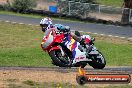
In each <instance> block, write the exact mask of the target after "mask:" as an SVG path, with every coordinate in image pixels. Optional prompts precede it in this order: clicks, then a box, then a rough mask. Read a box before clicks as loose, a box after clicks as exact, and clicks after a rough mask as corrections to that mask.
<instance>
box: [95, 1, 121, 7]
mask: <svg viewBox="0 0 132 88" xmlns="http://www.w3.org/2000/svg"><path fill="white" fill-rule="evenodd" d="M96 1H97V2H98V3H99V4H101V5H108V6H114V7H121V6H122V4H123V0H96Z"/></svg>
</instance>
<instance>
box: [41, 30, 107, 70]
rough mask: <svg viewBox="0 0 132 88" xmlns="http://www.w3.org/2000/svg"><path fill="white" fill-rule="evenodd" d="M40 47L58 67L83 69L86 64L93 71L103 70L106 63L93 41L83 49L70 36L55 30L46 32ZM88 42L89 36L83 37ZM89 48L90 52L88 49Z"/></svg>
mask: <svg viewBox="0 0 132 88" xmlns="http://www.w3.org/2000/svg"><path fill="white" fill-rule="evenodd" d="M44 36H45V37H44V38H43V39H42V43H41V47H42V49H43V50H44V51H46V52H48V54H49V56H50V57H51V59H52V61H53V63H54V64H55V65H56V66H59V67H79V66H82V67H85V66H86V65H87V64H89V65H90V66H92V67H93V68H95V69H103V68H104V67H105V65H106V61H105V58H104V56H103V55H102V53H101V52H100V51H99V50H97V48H96V47H95V46H94V43H93V42H94V41H93V39H90V41H89V42H90V44H87V45H86V47H85V48H84V47H83V46H82V45H80V43H79V42H77V41H75V40H74V39H73V38H72V36H71V34H68V33H67V34H64V33H63V32H57V31H56V29H55V28H51V29H49V30H46V32H45V34H44ZM83 36H84V37H86V38H84V40H86V41H87V40H88V38H90V37H89V35H83ZM89 46H91V50H90V52H89V51H88V47H89Z"/></svg>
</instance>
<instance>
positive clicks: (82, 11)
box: [58, 1, 132, 22]
mask: <svg viewBox="0 0 132 88" xmlns="http://www.w3.org/2000/svg"><path fill="white" fill-rule="evenodd" d="M58 8H59V12H61V13H64V14H67V15H77V16H80V17H82V18H86V17H93V18H97V19H104V20H112V21H121V18H122V13H123V11H124V10H126V9H128V8H121V7H112V6H105V5H99V4H91V3H80V2H72V1H69V2H68V1H63V2H58ZM126 14H128V16H129V22H132V9H130V10H129V11H128V13H126Z"/></svg>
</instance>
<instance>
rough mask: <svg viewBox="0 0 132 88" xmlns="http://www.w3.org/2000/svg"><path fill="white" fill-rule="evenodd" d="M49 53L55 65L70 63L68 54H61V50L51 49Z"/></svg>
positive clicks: (65, 65) (61, 65)
mask: <svg viewBox="0 0 132 88" xmlns="http://www.w3.org/2000/svg"><path fill="white" fill-rule="evenodd" d="M49 55H50V57H51V59H52V61H53V62H54V64H55V65H56V66H59V67H68V66H69V64H70V58H69V56H68V55H67V54H66V53H65V54H64V56H63V55H62V53H61V50H52V51H51V52H50V53H49Z"/></svg>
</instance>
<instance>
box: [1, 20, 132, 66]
mask: <svg viewBox="0 0 132 88" xmlns="http://www.w3.org/2000/svg"><path fill="white" fill-rule="evenodd" d="M38 29H39V27H36V26H28V25H19V24H12V23H5V22H0V66H38V67H41V66H53V65H52V64H51V60H50V57H49V56H48V54H47V53H45V52H43V51H42V49H41V48H40V43H41V39H42V35H43V34H42V32H41V31H40V30H38ZM92 36H93V37H95V38H96V39H97V41H96V42H95V43H96V44H95V45H96V46H97V48H98V49H99V50H100V51H101V52H102V53H103V54H104V56H105V57H106V62H107V66H132V64H131V63H132V53H131V51H132V41H128V40H125V39H119V38H112V37H111V38H110V37H103V36H97V35H92Z"/></svg>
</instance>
